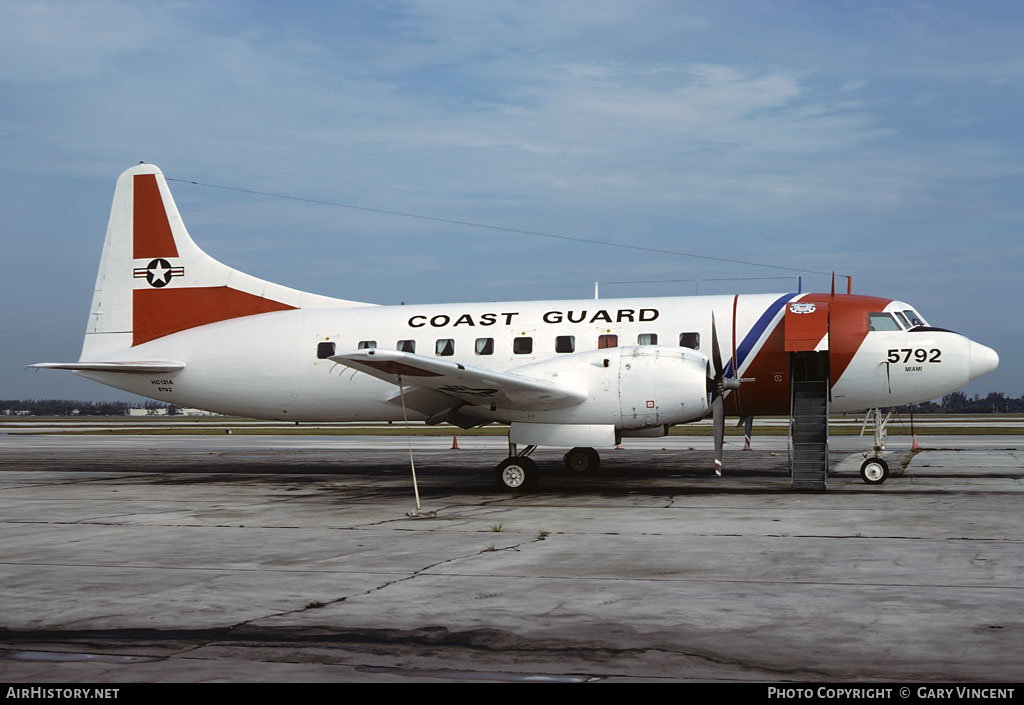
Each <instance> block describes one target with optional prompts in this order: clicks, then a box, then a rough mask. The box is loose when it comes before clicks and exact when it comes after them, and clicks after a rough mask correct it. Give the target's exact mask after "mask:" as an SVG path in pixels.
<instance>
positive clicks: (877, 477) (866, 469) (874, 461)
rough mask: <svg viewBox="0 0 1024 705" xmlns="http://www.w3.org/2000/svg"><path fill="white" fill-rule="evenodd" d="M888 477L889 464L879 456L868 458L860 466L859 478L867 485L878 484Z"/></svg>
mask: <svg viewBox="0 0 1024 705" xmlns="http://www.w3.org/2000/svg"><path fill="white" fill-rule="evenodd" d="M888 477H889V464H888V463H886V462H885V461H884V460H882V459H881V458H868V459H867V460H865V461H864V464H863V465H861V466H860V479H862V480H864V482H865V483H866V484H869V485H880V484H882V483H883V482H885V481H886V479H887V478H888Z"/></svg>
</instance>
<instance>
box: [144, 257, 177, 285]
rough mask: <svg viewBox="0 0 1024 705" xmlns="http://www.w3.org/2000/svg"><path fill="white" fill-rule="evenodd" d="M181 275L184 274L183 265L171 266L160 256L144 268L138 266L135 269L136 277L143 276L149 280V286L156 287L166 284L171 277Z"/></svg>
mask: <svg viewBox="0 0 1024 705" xmlns="http://www.w3.org/2000/svg"><path fill="white" fill-rule="evenodd" d="M183 276H185V268H184V267H172V266H171V263H170V262H168V261H167V260H165V259H163V258H162V257H161V258H157V259H155V260H153V261H152V262H150V263H149V264H147V265H146V266H145V267H144V268H143V267H139V268H137V269H135V278H136V279H143V278H144V279H145V280H146V281H147V282H149V285H150V286H155V287H157V288H160V287H162V286H167V285H168V284H169V283H170V282H171V278H172V277H183Z"/></svg>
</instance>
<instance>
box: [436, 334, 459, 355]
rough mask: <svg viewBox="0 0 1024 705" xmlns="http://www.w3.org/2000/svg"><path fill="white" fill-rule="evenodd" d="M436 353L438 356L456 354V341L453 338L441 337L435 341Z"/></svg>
mask: <svg viewBox="0 0 1024 705" xmlns="http://www.w3.org/2000/svg"><path fill="white" fill-rule="evenodd" d="M434 354H435V355H437V356H438V357H451V356H452V355H454V354H455V341H454V340H452V339H451V338H441V339H440V340H438V341H437V342H436V343H434Z"/></svg>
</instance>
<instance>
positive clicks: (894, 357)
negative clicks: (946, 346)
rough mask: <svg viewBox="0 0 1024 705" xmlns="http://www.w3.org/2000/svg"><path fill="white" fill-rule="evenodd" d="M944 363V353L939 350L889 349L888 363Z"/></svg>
mask: <svg viewBox="0 0 1024 705" xmlns="http://www.w3.org/2000/svg"><path fill="white" fill-rule="evenodd" d="M911 358H913V359H914V362H942V359H941V358H942V351H941V350H939V349H938V348H932V349H931V350H925V349H924V348H889V356H888V358H887V360H888V362H910V359H911Z"/></svg>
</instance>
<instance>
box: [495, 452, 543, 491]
mask: <svg viewBox="0 0 1024 705" xmlns="http://www.w3.org/2000/svg"><path fill="white" fill-rule="evenodd" d="M535 450H537V446H526V447H525V448H524V449H523V450H522V452H520V453H516V444H515V443H513V442H512V441H509V443H508V455H509V457H507V458H505V459H504V460H502V461H501V462H500V463H498V467H497V469H496V473H495V478H496V479H497V481H498V487H499V489H503V490H507V491H509V492H530V491H532V490H535V489H537V484H538V479H539V478H538V475H539V472H538V470H537V463H535V462H533V461H532V460H530V454H531V453H533V451H535Z"/></svg>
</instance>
